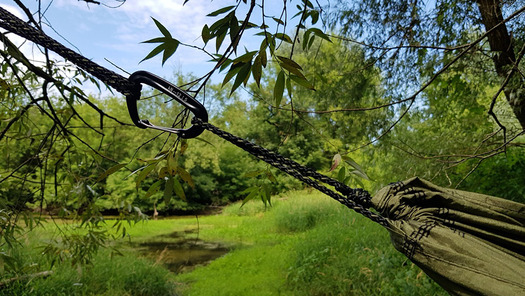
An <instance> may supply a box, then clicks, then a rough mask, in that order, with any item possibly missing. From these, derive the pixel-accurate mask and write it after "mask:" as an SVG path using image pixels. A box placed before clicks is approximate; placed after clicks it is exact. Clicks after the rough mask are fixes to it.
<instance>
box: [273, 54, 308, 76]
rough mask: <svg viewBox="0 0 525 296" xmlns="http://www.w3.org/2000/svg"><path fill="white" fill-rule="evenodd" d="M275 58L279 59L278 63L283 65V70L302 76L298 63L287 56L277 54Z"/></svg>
mask: <svg viewBox="0 0 525 296" xmlns="http://www.w3.org/2000/svg"><path fill="white" fill-rule="evenodd" d="M277 58H278V59H279V60H280V62H279V65H281V67H283V68H284V69H285V70H288V71H289V72H290V73H292V74H295V75H296V76H299V77H302V78H304V75H303V73H302V72H301V70H302V68H301V66H300V65H299V64H297V63H296V62H294V61H292V60H291V59H289V58H285V57H281V56H277Z"/></svg>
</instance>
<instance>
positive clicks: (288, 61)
mask: <svg viewBox="0 0 525 296" xmlns="http://www.w3.org/2000/svg"><path fill="white" fill-rule="evenodd" d="M277 58H278V59H279V60H281V62H282V63H281V64H285V65H288V66H290V67H292V68H297V69H299V70H302V69H303V68H302V67H301V65H299V64H297V63H296V62H294V61H293V60H292V59H289V58H287V57H283V56H277Z"/></svg>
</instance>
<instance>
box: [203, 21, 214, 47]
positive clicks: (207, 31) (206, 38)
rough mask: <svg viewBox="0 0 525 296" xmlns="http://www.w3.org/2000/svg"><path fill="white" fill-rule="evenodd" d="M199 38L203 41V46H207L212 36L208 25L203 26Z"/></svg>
mask: <svg viewBox="0 0 525 296" xmlns="http://www.w3.org/2000/svg"><path fill="white" fill-rule="evenodd" d="M201 37H202V41H204V44H207V43H208V41H209V40H210V39H211V37H212V35H211V32H210V28H209V27H208V25H204V27H202V32H201Z"/></svg>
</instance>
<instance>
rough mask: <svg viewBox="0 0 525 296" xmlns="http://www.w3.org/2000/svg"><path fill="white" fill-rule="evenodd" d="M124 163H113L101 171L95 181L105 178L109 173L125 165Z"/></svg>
mask: <svg viewBox="0 0 525 296" xmlns="http://www.w3.org/2000/svg"><path fill="white" fill-rule="evenodd" d="M125 166H126V164H125V163H119V164H117V165H114V166H112V167H110V168H109V169H107V170H106V171H105V172H104V173H102V174H101V175H100V176H98V178H97V180H96V181H95V183H98V182H100V181H102V180H104V179H106V178H107V177H108V176H109V175H111V174H113V173H115V172H116V171H118V170H120V169H121V168H123V167H125Z"/></svg>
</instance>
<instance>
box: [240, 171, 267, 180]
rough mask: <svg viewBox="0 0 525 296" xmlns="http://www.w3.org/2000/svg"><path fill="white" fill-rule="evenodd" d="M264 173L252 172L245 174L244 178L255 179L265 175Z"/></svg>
mask: <svg viewBox="0 0 525 296" xmlns="http://www.w3.org/2000/svg"><path fill="white" fill-rule="evenodd" d="M264 172H265V171H264V170H257V171H251V172H247V173H246V174H244V177H245V178H253V177H257V176H260V175H262V174H264Z"/></svg>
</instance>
